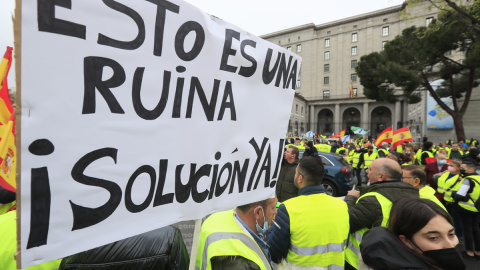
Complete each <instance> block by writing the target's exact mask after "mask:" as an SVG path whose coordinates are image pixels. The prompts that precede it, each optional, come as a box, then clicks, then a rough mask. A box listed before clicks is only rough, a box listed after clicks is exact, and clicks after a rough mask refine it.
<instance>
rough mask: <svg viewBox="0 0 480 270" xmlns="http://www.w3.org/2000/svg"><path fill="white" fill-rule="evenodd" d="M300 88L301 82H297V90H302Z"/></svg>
mask: <svg viewBox="0 0 480 270" xmlns="http://www.w3.org/2000/svg"><path fill="white" fill-rule="evenodd" d="M300 86H301V83H300V80H297V85H296V87H297V88H300Z"/></svg>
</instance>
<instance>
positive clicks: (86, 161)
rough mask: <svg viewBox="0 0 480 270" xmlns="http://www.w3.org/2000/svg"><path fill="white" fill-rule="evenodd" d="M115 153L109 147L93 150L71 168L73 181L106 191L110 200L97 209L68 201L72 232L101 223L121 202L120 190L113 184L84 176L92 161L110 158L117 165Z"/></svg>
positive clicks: (114, 150) (115, 151)
mask: <svg viewBox="0 0 480 270" xmlns="http://www.w3.org/2000/svg"><path fill="white" fill-rule="evenodd" d="M117 153H118V149H115V148H110V147H107V148H101V149H98V150H94V151H92V152H90V153H88V154H86V155H85V156H83V157H82V158H80V159H79V160H78V161H77V163H75V165H74V166H73V169H72V173H71V174H72V178H73V179H74V180H75V181H77V182H78V183H81V184H84V185H88V186H95V187H101V188H103V189H106V190H107V191H108V192H109V193H110V198H109V199H108V201H107V202H106V203H105V204H104V205H102V206H100V207H97V208H88V207H83V206H81V205H78V204H75V203H73V202H72V201H71V200H70V206H71V208H72V213H73V226H72V231H75V230H79V229H83V228H87V227H90V226H93V225H95V224H97V223H100V222H102V221H103V220H105V219H106V218H108V217H109V216H110V215H111V214H113V212H115V209H117V207H118V205H119V204H120V201H121V200H122V189H121V188H120V187H119V186H118V185H117V184H116V183H115V182H112V181H108V180H105V179H100V178H94V177H90V176H86V175H85V174H84V171H85V169H86V168H87V167H88V166H90V165H91V164H92V163H93V162H94V161H96V160H99V159H101V158H104V157H111V158H112V159H113V161H114V162H115V164H117Z"/></svg>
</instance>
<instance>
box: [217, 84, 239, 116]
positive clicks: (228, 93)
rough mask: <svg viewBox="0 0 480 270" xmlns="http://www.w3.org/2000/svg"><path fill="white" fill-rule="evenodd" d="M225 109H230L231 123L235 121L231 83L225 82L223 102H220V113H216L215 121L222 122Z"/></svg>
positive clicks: (235, 113) (235, 114)
mask: <svg viewBox="0 0 480 270" xmlns="http://www.w3.org/2000/svg"><path fill="white" fill-rule="evenodd" d="M227 99H229V100H230V101H229V102H227ZM226 108H229V109H230V119H231V120H232V121H237V112H236V110H235V102H234V100H233V92H232V82H231V81H227V83H226V84H225V90H224V92H223V100H222V104H221V106H220V112H219V113H218V118H217V120H222V119H223V114H224V113H225V109H226Z"/></svg>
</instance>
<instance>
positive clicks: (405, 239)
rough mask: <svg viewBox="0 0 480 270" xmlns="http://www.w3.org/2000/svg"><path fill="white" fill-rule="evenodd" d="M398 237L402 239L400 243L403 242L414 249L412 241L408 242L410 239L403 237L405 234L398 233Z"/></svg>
mask: <svg viewBox="0 0 480 270" xmlns="http://www.w3.org/2000/svg"><path fill="white" fill-rule="evenodd" d="M398 238H399V239H400V241H402V243H403V244H404V245H405V246H407V247H408V248H409V249H414V248H413V245H412V243H411V242H410V240H408V239H407V237H405V235H399V236H398Z"/></svg>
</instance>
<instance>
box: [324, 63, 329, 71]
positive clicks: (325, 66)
mask: <svg viewBox="0 0 480 270" xmlns="http://www.w3.org/2000/svg"><path fill="white" fill-rule="evenodd" d="M329 71H330V64H325V65H323V72H329Z"/></svg>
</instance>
